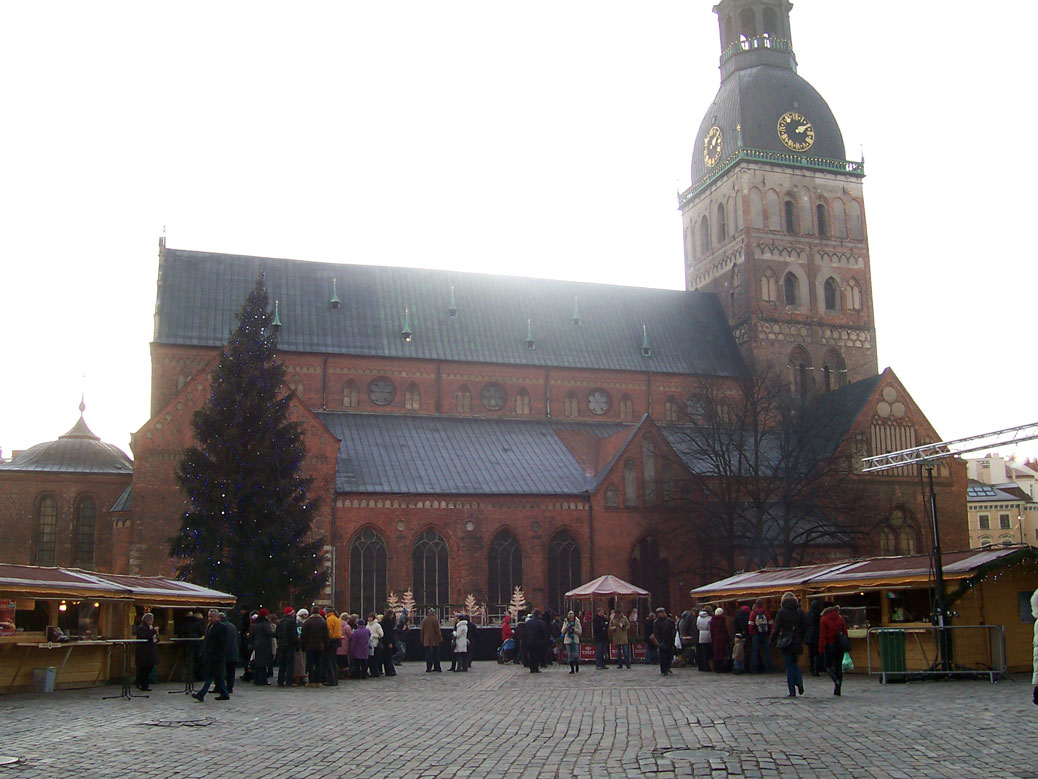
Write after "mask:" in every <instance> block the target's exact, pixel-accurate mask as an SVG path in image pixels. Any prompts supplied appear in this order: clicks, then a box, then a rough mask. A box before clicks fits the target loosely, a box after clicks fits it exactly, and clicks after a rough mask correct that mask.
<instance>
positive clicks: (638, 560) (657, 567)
mask: <svg viewBox="0 0 1038 779" xmlns="http://www.w3.org/2000/svg"><path fill="white" fill-rule="evenodd" d="M631 584H634V585H636V586H638V587H641V588H642V589H645V590H648V591H649V592H651V593H652V603H653V605H655V606H664V607H666V606H667V605H668V601H669V600H670V566H669V563H668V562H667V557H666V555H665V554H664V553H663V552H662V551H661V550H660V544H659V542H658V541H657V540H656V539H655V538H653V537H652V536H646V537H645V538H643V539H642V540H641V541H639V542H638V545H637V546H636V547H635V548H634V551H633V552H632V553H631Z"/></svg>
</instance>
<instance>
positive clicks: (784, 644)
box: [770, 592, 807, 698]
mask: <svg viewBox="0 0 1038 779" xmlns="http://www.w3.org/2000/svg"><path fill="white" fill-rule="evenodd" d="M806 622H807V618H806V616H805V615H804V612H803V611H801V609H800V601H798V600H797V596H796V595H794V594H793V593H791V592H784V593H782V601H781V606H780V608H779V610H778V612H777V613H776V614H775V625H774V629H773V630H772V632H771V639H770V643H771V644H773V645H774V646H776V647H777V648H778V650H779V651H780V652H781V653H782V657H783V659H784V660H785V663H786V687H788V688H789V697H790V698H795V697H796V696H797V693H798V692H799V693H800V694H801V695H803V694H804V677H803V675H802V674H801V673H800V663H799V661H800V654H801V653H802V652H803V651H804V624H805V623H806Z"/></svg>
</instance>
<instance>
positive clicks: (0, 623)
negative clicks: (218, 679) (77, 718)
mask: <svg viewBox="0 0 1038 779" xmlns="http://www.w3.org/2000/svg"><path fill="white" fill-rule="evenodd" d="M234 602H235V598H234V596H233V595H230V594H228V593H224V592H218V591H216V590H210V589H207V588H205V587H200V586H198V585H195V584H190V583H188V582H181V581H177V580H175V579H166V578H163V577H158V576H122V575H118V574H108V573H98V572H95V571H81V570H78V569H73V568H47V567H40V566H32V565H11V564H6V563H0V694H2V693H9V692H18V691H26V690H30V689H32V688H33V683H34V672H38V671H40V670H42V669H48V668H53V669H54V671H53V684H54V687H55V688H75V687H89V686H93V685H97V684H105V683H107V682H108V681H109V680H112V679H116V678H118V677H120V676H121V675H122V668H123V661H122V652H123V651H127V650H126V649H125V645H118V644H113V641H118V640H120V639H126V638H131V637H132V636H133V633H134V630H135V626H136V624H137V623H138V622H139V621H140V616H141V615H142V614H143V613H144V612H146V611H150V612H152V613H153V614H155V625H156V627H158V628H159V637H160V643H159V668H158V672H159V678H161V679H168V678H169V677H171V676H172V673H173V672H174V670H175V666H176V665H177V663H178V662H179V660H180V657H181V655H182V650H181V649H180V647H177V646H176V645H175V644H173V643H172V642H171V641H170V638H171V637H172V632H173V622H174V617H175V615H176V614H177V612H178V611H186V610H192V609H193V610H201V609H208V608H213V607H227V606H231V605H233V604H234ZM113 649H115V651H113ZM129 651H132V649H131V650H129ZM37 676H38V673H37Z"/></svg>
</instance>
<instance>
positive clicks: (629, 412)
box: [618, 395, 634, 419]
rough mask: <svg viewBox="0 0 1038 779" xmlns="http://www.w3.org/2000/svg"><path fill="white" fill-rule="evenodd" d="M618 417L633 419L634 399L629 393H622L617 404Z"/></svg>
mask: <svg viewBox="0 0 1038 779" xmlns="http://www.w3.org/2000/svg"><path fill="white" fill-rule="evenodd" d="M618 409H619V412H620V419H634V401H633V400H631V396H630V395H623V396H622V397H621V398H620V404H619V406H618Z"/></svg>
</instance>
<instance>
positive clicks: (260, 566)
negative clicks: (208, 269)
mask: <svg viewBox="0 0 1038 779" xmlns="http://www.w3.org/2000/svg"><path fill="white" fill-rule="evenodd" d="M268 307H269V299H268V297H267V289H266V285H265V284H264V282H263V279H262V277H261V278H260V279H259V280H258V281H257V282H256V286H255V288H254V289H253V290H252V292H251V293H250V294H249V296H248V298H247V299H246V301H245V304H244V306H243V307H242V309H241V312H240V313H239V314H238V327H237V329H236V330H235V331H234V332H233V333H232V334H231V338H230V340H229V341H228V343H227V345H226V346H225V347H224V349H223V352H222V354H221V355H220V360H219V362H218V364H217V365H216V368H215V370H214V371H213V374H212V385H211V389H210V394H209V399H208V401H207V402H206V404H205V405H204V406H203V407H202V408H201V409H199V410H198V411H196V412H195V414H194V417H193V418H192V427H193V429H194V438H195V446H192V447H190V448H188V449H186V450H185V451H184V453H183V456H182V457H181V460H180V463H179V465H178V466H177V469H176V478H177V482H178V484H179V485H180V488H181V489H182V490H183V492H184V494H185V495H186V496H187V499H188V502H189V504H190V505H189V508H188V509H187V511H185V512H184V514H183V516H182V517H181V527H180V530H179V531H178V532H177V534H176V535H175V536H174V537H173V538H172V539H171V542H170V553H171V554H172V556H173V557H174V558H177V559H178V560H179V561H180V562H179V564H178V566H177V575H178V576H179V577H180V578H181V579H184V580H186V581H191V582H194V583H196V584H201V585H204V586H206V587H212V588H214V589H217V590H222V591H224V592H229V593H232V594H234V595H236V596H237V597H238V599H239V602H240V603H241V604H243V605H245V606H247V607H249V608H256V607H258V606H261V605H266V606H274V605H276V604H278V603H282V602H284V603H288V602H291V601H293V600H299V601H303V602H310V600H311V599H313V598H315V597H316V596H317V595H318V593H319V592H320V590H321V588H322V586H323V585H324V583H325V580H326V578H327V573H326V571H325V570H324V569H323V565H322V561H321V556H320V555H321V547H322V545H323V543H324V540H323V539H322V538H317V537H314V536H313V535H312V534H311V530H312V526H313V518H314V505H313V502H312V501H311V500H310V496H309V489H310V480H309V479H306V478H304V477H303V476H302V475H301V469H302V464H303V458H304V456H305V455H306V447H305V444H304V442H303V436H302V426H301V425H300V424H299V423H298V422H291V421H289V419H288V411H289V399H290V395H289V394H288V392H287V391H286V388H285V386H284V383H283V380H284V377H285V367H284V365H282V363H281V362H280V361H279V360H278V357H277V350H278V335H277V328H278V324H277V323H276V322H272V321H271V319H272V315H271V312H270V311H269V310H268Z"/></svg>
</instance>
